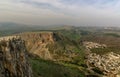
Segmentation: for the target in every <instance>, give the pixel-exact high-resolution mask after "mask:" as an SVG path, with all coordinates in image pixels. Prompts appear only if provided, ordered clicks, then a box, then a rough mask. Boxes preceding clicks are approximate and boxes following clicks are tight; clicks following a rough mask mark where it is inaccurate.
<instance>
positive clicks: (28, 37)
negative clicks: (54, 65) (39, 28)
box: [18, 32, 79, 61]
mask: <svg viewBox="0 0 120 77" xmlns="http://www.w3.org/2000/svg"><path fill="white" fill-rule="evenodd" d="M18 35H19V36H20V37H21V38H22V39H23V40H25V43H26V47H27V50H28V51H29V53H31V54H34V55H37V56H39V57H40V58H43V59H46V60H55V61H56V60H57V61H58V60H61V61H71V59H72V57H75V56H76V53H75V50H79V48H77V47H76V43H75V42H73V41H71V40H70V39H69V38H66V37H64V36H62V35H61V34H59V33H57V32H27V33H21V34H18ZM76 52H77V51H76Z"/></svg>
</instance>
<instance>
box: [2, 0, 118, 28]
mask: <svg viewBox="0 0 120 77" xmlns="http://www.w3.org/2000/svg"><path fill="white" fill-rule="evenodd" d="M0 5H1V6H0V22H14V23H22V24H32V25H57V24H66V25H76V26H84V25H85V26H120V21H119V20H120V9H119V8H120V0H1V2H0Z"/></svg>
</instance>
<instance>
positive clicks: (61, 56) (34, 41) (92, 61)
mask: <svg viewBox="0 0 120 77" xmlns="http://www.w3.org/2000/svg"><path fill="white" fill-rule="evenodd" d="M81 29H82V30H81ZM97 30H100V32H97ZM103 31H104V29H100V28H97V29H93V28H89V29H86V28H82V27H80V28H76V27H74V28H73V27H72V28H69V29H66V27H65V29H58V30H42V31H31V32H30V31H28V32H20V33H17V34H11V35H9V36H3V37H2V38H0V40H8V41H9V39H12V38H15V39H16V38H20V39H21V40H23V41H24V42H25V47H26V50H27V53H28V60H29V63H30V65H31V68H32V71H33V77H48V76H49V77H56V76H57V77H119V73H120V69H119V66H120V65H119V64H120V62H119V59H120V55H119V54H120V48H119V39H120V38H119V37H116V36H114V35H106V34H105V33H104V32H103ZM92 36H94V37H92Z"/></svg>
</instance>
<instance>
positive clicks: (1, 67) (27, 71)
mask: <svg viewBox="0 0 120 77" xmlns="http://www.w3.org/2000/svg"><path fill="white" fill-rule="evenodd" d="M0 77H32V70H31V67H30V65H29V62H28V56H27V52H26V47H25V43H24V41H22V40H21V39H20V38H19V37H15V36H11V37H4V38H0Z"/></svg>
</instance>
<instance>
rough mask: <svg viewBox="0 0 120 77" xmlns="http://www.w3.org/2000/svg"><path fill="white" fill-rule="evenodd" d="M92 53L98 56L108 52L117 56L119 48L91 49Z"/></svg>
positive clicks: (119, 51) (119, 52)
mask: <svg viewBox="0 0 120 77" xmlns="http://www.w3.org/2000/svg"><path fill="white" fill-rule="evenodd" d="M91 51H92V52H93V53H97V54H100V55H103V54H106V53H109V52H114V53H117V54H120V48H119V47H107V48H93V49H91Z"/></svg>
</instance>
